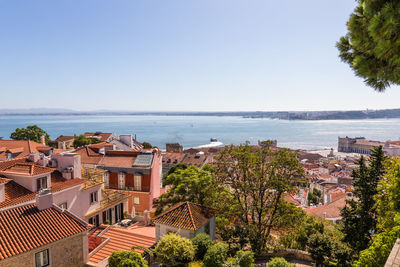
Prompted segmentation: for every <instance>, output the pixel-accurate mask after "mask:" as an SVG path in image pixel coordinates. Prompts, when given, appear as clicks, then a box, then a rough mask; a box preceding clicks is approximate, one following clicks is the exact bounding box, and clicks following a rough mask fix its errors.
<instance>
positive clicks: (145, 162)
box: [133, 154, 153, 166]
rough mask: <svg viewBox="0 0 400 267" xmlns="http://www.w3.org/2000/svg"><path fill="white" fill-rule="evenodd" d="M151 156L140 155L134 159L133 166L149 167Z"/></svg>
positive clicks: (151, 160)
mask: <svg viewBox="0 0 400 267" xmlns="http://www.w3.org/2000/svg"><path fill="white" fill-rule="evenodd" d="M152 162H153V154H140V155H138V156H137V157H136V160H135V163H133V165H134V166H151V163H152Z"/></svg>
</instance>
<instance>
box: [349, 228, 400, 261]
mask: <svg viewBox="0 0 400 267" xmlns="http://www.w3.org/2000/svg"><path fill="white" fill-rule="evenodd" d="M399 237H400V226H395V227H393V228H392V229H390V230H387V231H385V232H382V233H379V234H377V235H376V236H374V241H373V242H372V244H371V246H370V247H369V248H368V249H365V250H363V251H361V253H360V257H359V259H358V260H357V261H356V262H355V263H354V265H353V266H356V267H365V266H368V267H375V266H384V265H385V262H386V260H387V258H388V257H389V254H390V252H391V251H392V248H393V245H394V243H395V242H396V239H397V238H399Z"/></svg>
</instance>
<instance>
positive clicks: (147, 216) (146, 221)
mask: <svg viewBox="0 0 400 267" xmlns="http://www.w3.org/2000/svg"><path fill="white" fill-rule="evenodd" d="M143 217H144V225H149V211H148V210H145V211H144V212H143Z"/></svg>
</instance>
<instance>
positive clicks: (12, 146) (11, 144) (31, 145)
mask: <svg viewBox="0 0 400 267" xmlns="http://www.w3.org/2000/svg"><path fill="white" fill-rule="evenodd" d="M0 148H1V149H0V160H1V159H6V151H8V150H9V151H10V152H12V153H15V154H17V153H19V154H18V155H16V157H15V158H23V157H25V156H27V155H29V154H30V153H32V152H36V153H39V152H42V151H48V150H49V149H50V147H48V146H44V145H43V144H39V143H36V142H34V141H29V140H0Z"/></svg>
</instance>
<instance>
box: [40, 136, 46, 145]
mask: <svg viewBox="0 0 400 267" xmlns="http://www.w3.org/2000/svg"><path fill="white" fill-rule="evenodd" d="M40 143H41V144H42V145H44V146H45V145H46V138H44V135H42V136H41V137H40Z"/></svg>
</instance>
